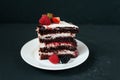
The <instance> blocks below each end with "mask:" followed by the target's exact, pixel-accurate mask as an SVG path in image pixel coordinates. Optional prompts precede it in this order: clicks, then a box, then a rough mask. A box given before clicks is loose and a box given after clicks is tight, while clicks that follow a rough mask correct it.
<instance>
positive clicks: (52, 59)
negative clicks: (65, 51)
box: [49, 54, 60, 64]
mask: <svg viewBox="0 0 120 80" xmlns="http://www.w3.org/2000/svg"><path fill="white" fill-rule="evenodd" d="M49 61H50V62H51V63H53V64H58V63H59V62H60V59H59V57H58V56H57V55H56V54H53V55H51V56H50V57H49Z"/></svg>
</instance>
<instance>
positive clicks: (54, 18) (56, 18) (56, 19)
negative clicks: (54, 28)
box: [52, 17, 60, 23]
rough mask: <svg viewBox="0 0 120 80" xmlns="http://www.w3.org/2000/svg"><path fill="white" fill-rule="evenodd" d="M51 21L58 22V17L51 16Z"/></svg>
mask: <svg viewBox="0 0 120 80" xmlns="http://www.w3.org/2000/svg"><path fill="white" fill-rule="evenodd" d="M52 22H53V23H60V17H53V18H52Z"/></svg>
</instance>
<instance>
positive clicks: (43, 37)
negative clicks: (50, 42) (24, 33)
mask: <svg viewBox="0 0 120 80" xmlns="http://www.w3.org/2000/svg"><path fill="white" fill-rule="evenodd" d="M38 36H39V37H40V38H41V39H45V38H46V37H50V38H53V39H54V38H56V37H75V33H56V34H46V35H40V34H38Z"/></svg>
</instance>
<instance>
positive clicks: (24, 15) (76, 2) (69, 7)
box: [0, 0, 120, 24]
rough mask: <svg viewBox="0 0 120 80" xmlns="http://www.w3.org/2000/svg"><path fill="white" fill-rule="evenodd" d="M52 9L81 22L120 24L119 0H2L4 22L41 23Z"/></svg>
mask: <svg viewBox="0 0 120 80" xmlns="http://www.w3.org/2000/svg"><path fill="white" fill-rule="evenodd" d="M47 12H52V13H54V14H55V15H57V16H60V17H61V18H62V19H64V20H69V21H72V22H74V23H80V24H120V15H119V14H120V1H119V0H54V1H53V0H52V1H51V0H1V1H0V22H1V23H6V22H7V23H11V22H12V23H14V22H17V23H19V22H24V23H37V21H38V19H39V17H40V16H41V14H43V13H47Z"/></svg>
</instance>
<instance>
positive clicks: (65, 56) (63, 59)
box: [59, 54, 71, 63]
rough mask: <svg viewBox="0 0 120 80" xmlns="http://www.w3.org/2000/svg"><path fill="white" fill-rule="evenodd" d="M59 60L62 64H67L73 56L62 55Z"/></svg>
mask: <svg viewBox="0 0 120 80" xmlns="http://www.w3.org/2000/svg"><path fill="white" fill-rule="evenodd" d="M59 58H60V60H61V62H62V63H67V62H68V61H69V60H70V58H71V56H70V55H67V54H65V55H60V56H59Z"/></svg>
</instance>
